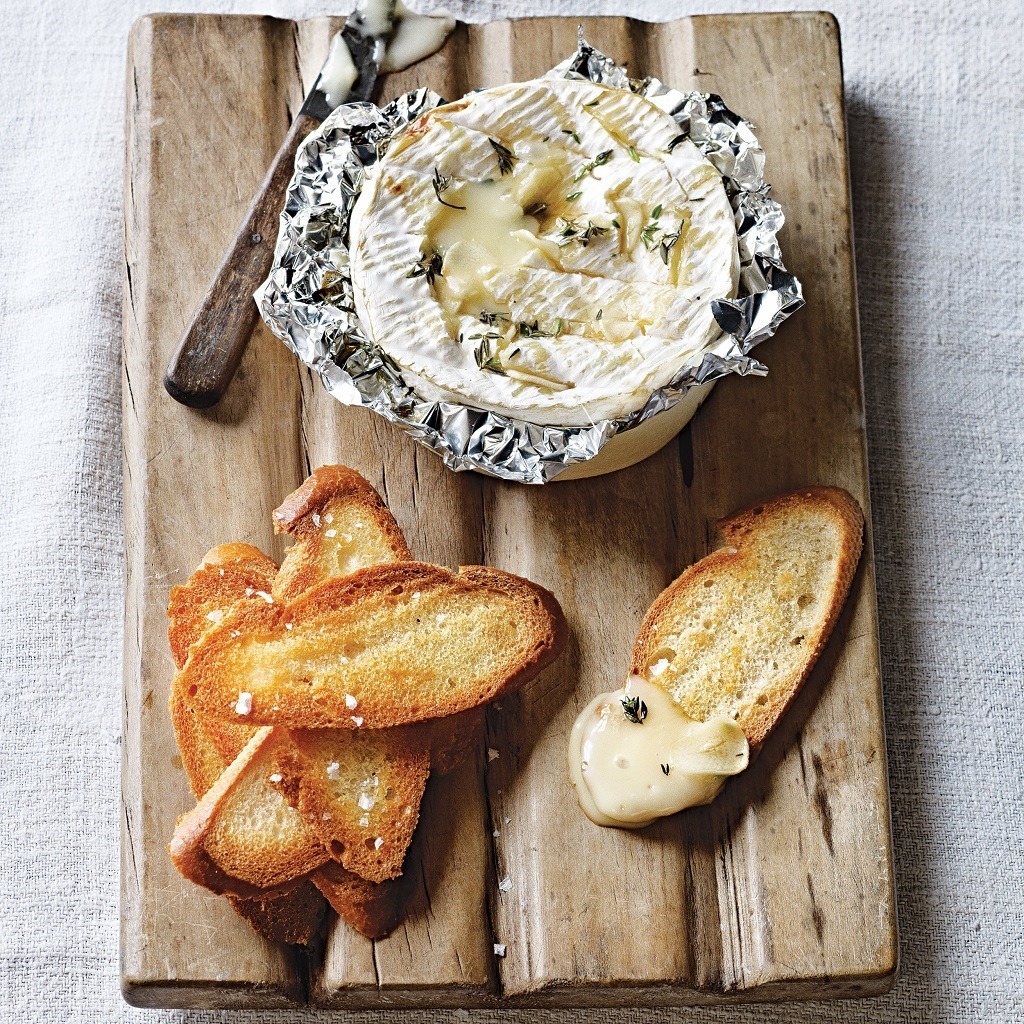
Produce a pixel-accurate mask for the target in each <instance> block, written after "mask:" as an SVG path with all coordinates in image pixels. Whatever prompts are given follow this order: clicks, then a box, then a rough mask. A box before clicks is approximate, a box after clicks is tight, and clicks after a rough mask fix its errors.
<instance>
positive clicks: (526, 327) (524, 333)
mask: <svg viewBox="0 0 1024 1024" xmlns="http://www.w3.org/2000/svg"><path fill="white" fill-rule="evenodd" d="M516 327H517V328H518V329H519V337H520V338H550V337H552V334H551V332H550V331H545V330H542V329H541V328H540V326H539V325H538V324H537V321H536V320H534V321H533V322H532V323H525V322H524V323H519V324H516Z"/></svg>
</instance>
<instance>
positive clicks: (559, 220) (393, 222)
mask: <svg viewBox="0 0 1024 1024" xmlns="http://www.w3.org/2000/svg"><path fill="white" fill-rule="evenodd" d="M350 252H351V272H352V281H353V286H354V291H355V299H356V308H357V312H358V314H359V317H360V321H361V322H362V324H363V326H364V329H365V330H366V331H367V333H368V334H369V335H370V337H371V338H372V340H373V341H374V343H375V344H377V345H378V346H380V348H381V349H383V350H384V351H385V352H386V353H387V354H388V355H389V356H390V357H391V358H392V359H393V360H394V361H395V363H396V364H397V365H398V366H399V367H400V368H401V369H402V371H403V374H404V375H405V377H406V379H407V381H408V383H410V384H411V385H412V386H413V387H414V388H415V389H416V391H417V392H418V393H419V394H420V395H421V396H422V397H424V398H426V399H428V400H433V401H451V402H456V403H459V404H462V405H469V406H473V407H475V408H479V409H485V410H489V411H495V412H500V413H505V414H507V415H510V416H513V417H516V418H518V419H522V420H526V421H528V422H531V423H537V424H545V425H561V426H586V425H589V424H591V423H594V422H596V421H599V420H605V419H612V418H617V417H621V416H625V415H627V414H629V413H631V412H633V411H635V410H637V409H639V408H641V407H642V406H643V405H644V404H645V403H646V401H647V400H648V398H649V397H650V395H651V393H652V392H653V391H655V390H656V389H657V388H659V387H663V386H664V385H665V384H667V383H669V382H670V381H671V380H672V379H673V378H674V377H675V376H677V375H678V373H679V372H680V370H681V369H682V368H683V367H684V366H686V365H687V364H688V363H690V362H692V361H693V360H694V358H695V356H698V355H699V353H700V352H701V351H703V350H704V349H706V348H707V347H708V346H709V345H711V344H713V343H714V341H715V340H717V339H718V338H719V337H720V336H721V329H720V328H719V327H718V325H717V323H716V321H715V319H714V316H713V315H712V312H711V302H712V300H714V299H717V298H731V297H733V296H735V294H736V286H737V277H738V269H739V261H738V256H737V243H736V229H735V224H734V218H733V211H732V209H731V207H730V205H729V201H728V197H727V196H726V192H725V187H724V185H723V183H722V178H721V175H720V174H719V172H718V171H717V170H716V169H715V168H714V166H713V165H712V164H711V163H709V162H708V160H707V159H706V158H705V157H704V156H703V155H702V154H701V153H700V151H699V150H698V149H697V148H696V147H695V146H694V145H693V144H692V143H691V142H690V141H689V140H688V139H685V138H681V137H680V134H679V127H678V125H677V124H676V123H675V122H674V121H673V120H672V118H671V117H669V116H668V115H667V114H666V113H664V112H663V111H661V110H659V109H658V108H657V107H656V106H654V105H653V104H652V103H651V102H650V101H648V100H646V99H644V98H643V97H641V96H637V95H635V94H633V93H630V92H626V91H625V90H621V89H613V88H609V87H606V86H602V85H597V84H595V83H592V82H588V81H579V80H567V79H546V78H545V79H537V80H535V81H531V82H521V83H515V84H512V85H506V86H500V87H498V88H494V89H487V90H484V91H481V92H477V93H473V94H471V95H469V96H467V97H465V98H464V99H462V100H459V101H458V102H455V103H449V104H446V105H444V106H441V107H438V108H436V109H435V110H432V111H430V112H429V113H427V114H425V115H424V116H423V117H421V118H419V119H418V120H416V121H414V122H412V123H411V124H410V125H409V126H408V127H407V128H406V129H404V130H403V131H402V132H401V133H399V134H398V135H396V136H395V138H394V139H393V140H392V142H391V145H390V147H389V149H388V151H387V152H386V154H385V155H384V156H383V157H382V158H381V159H380V160H379V161H378V162H377V163H376V164H375V165H374V166H373V167H372V168H371V169H370V170H369V171H368V172H367V176H366V180H365V181H364V184H363V188H362V192H361V194H360V196H359V199H358V201H357V203H356V206H355V209H354V211H353V215H352V221H351V226H350Z"/></svg>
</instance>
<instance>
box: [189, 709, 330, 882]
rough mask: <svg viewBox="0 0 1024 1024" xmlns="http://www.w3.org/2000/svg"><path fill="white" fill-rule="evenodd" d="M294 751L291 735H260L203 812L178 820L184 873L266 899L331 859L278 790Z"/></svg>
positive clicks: (205, 801)
mask: <svg viewBox="0 0 1024 1024" xmlns="http://www.w3.org/2000/svg"><path fill="white" fill-rule="evenodd" d="M289 749H290V741H289V739H288V734H287V732H286V731H285V730H284V729H273V728H265V729H258V730H257V731H256V734H255V735H254V736H253V738H252V739H251V740H250V741H249V742H248V743H247V744H246V745H245V747H244V749H243V750H242V752H241V753H240V754H239V755H238V757H236V758H235V760H234V761H233V762H232V763H231V765H230V766H229V767H228V768H227V769H225V771H224V772H222V773H221V775H220V777H219V778H218V779H217V781H216V782H215V783H214V784H213V786H212V787H211V788H210V789H209V790H207V792H206V793H205V794H204V795H203V797H202V798H201V799H200V801H199V803H198V804H197V805H196V806H195V808H194V809H193V810H191V811H189V812H188V813H187V814H184V815H182V816H181V818H179V819H178V824H177V827H176V828H175V830H174V836H173V838H172V839H171V845H170V853H171V859H172V860H173V861H174V864H175V866H176V867H177V869H178V870H179V871H180V872H181V873H182V874H183V875H184V876H185V877H186V878H188V879H189V880H190V881H192V882H195V883H196V884H197V885H201V886H204V887H205V888H207V889H209V890H210V891H211V892H216V893H232V894H233V895H235V896H243V897H253V896H256V897H264V896H266V895H267V894H268V893H273V892H274V890H280V891H286V890H288V889H291V888H294V887H295V886H296V885H297V884H298V883H299V882H300V881H303V880H305V879H306V877H307V876H308V875H309V874H310V873H311V872H313V871H315V870H316V869H317V868H318V867H320V866H321V865H322V864H324V863H326V862H327V861H328V860H329V859H330V858H329V855H328V853H327V850H326V849H325V848H324V846H323V844H322V843H321V842H320V841H319V839H318V838H317V836H316V833H314V832H313V831H312V830H311V829H310V828H309V827H308V826H307V825H306V822H305V821H304V819H303V818H302V816H301V815H300V814H298V813H296V811H295V809H294V808H293V807H292V806H291V805H290V804H289V803H288V801H287V800H285V798H284V796H282V795H281V794H280V793H279V792H277V791H276V790H275V789H274V785H273V783H274V782H275V780H276V781H280V780H281V778H282V774H281V771H280V765H279V761H280V759H281V757H282V755H287V754H288V752H289Z"/></svg>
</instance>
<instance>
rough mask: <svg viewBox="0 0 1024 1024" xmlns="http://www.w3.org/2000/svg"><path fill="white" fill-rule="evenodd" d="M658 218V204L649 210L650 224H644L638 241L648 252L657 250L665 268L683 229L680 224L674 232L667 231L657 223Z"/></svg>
mask: <svg viewBox="0 0 1024 1024" xmlns="http://www.w3.org/2000/svg"><path fill="white" fill-rule="evenodd" d="M660 217H661V204H660V203H659V204H658V205H657V206H656V207H655V208H654V209H653V210H651V222H650V224H646V225H645V226H644V228H643V230H642V231H641V232H640V241H641V242H643V243H644V248H645V249H647V251H648V252H650V251H652V250H653V249H657V250H658V254H659V255H660V256H661V261H662V263H664V264H665V266H666V267H667V266H668V263H669V259H670V257H671V254H672V247H673V246H674V245H675V244H676V242H678V241H679V238H680V236H681V235H682V233H683V228H682V225H681V224H680V226H679V227H678V228H677V229H676V230H675V231H667V230H666V229H665V228H663V227H662V226H661V224H660V223H659V218H660Z"/></svg>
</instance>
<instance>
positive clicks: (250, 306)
mask: <svg viewBox="0 0 1024 1024" xmlns="http://www.w3.org/2000/svg"><path fill="white" fill-rule="evenodd" d="M394 18H395V0H359V3H358V5H357V7H356V9H355V11H354V12H353V13H352V14H351V15H350V16H349V19H348V21H346V23H345V27H344V28H343V29H342V30H341V32H339V33H338V34H337V35H336V36H335V37H334V39H333V40H332V42H331V53H330V54H329V55H328V57H327V61H326V63H325V64H324V66H323V68H321V70H320V74H319V75H318V76H317V79H316V82H315V83H314V85H313V88H312V89H311V90H310V91H309V94H308V95H307V96H306V99H305V102H304V103H303V104H302V109H301V110H300V111H299V114H298V116H297V117H296V118H295V121H294V122H293V123H292V126H291V129H290V130H289V132H288V135H287V137H286V138H285V140H284V143H283V144H282V146H281V148H280V150H278V153H277V156H276V157H275V158H274V161H273V163H272V164H271V165H270V169H269V170H268V171H267V176H266V178H265V179H264V181H263V185H262V186H261V188H260V190H259V192H257V193H256V196H255V198H254V199H253V201H252V204H251V205H250V207H249V210H248V212H247V213H246V215H245V219H244V220H243V221H242V224H241V226H240V227H239V229H238V233H237V234H236V235H235V240H234V242H233V243H232V246H231V248H230V249H229V250H228V252H227V254H226V255H225V257H224V259H223V261H222V262H221V265H220V267H219V268H218V270H217V273H216V274H215V275H214V278H213V280H212V281H211V282H210V286H209V288H208V289H207V293H206V297H205V299H204V300H203V302H202V304H201V305H200V307H199V309H198V310H197V311H196V314H195V316H194V317H193V319H192V322H191V323H190V324H189V326H188V328H187V329H186V331H185V334H184V336H183V337H182V339H181V342H180V344H179V345H178V349H177V351H176V352H175V353H174V355H173V356H172V357H171V361H170V363H169V364H168V367H167V371H166V373H165V375H164V387H165V388H166V389H167V393H168V394H169V395H170V396H171V397H172V398H173V399H175V400H176V401H178V402H181V403H182V404H183V405H190V406H194V407H197V408H207V407H209V406H211V405H216V404H217V402H219V401H220V400H221V398H223V397H224V392H225V391H226V390H227V387H228V385H229V384H230V383H231V378H232V377H234V375H235V371H236V370H237V369H238V365H239V363H240V362H241V359H242V354H243V353H244V352H245V347H246V345H247V343H248V341H249V337H250V335H251V334H252V332H253V329H254V328H255V326H256V319H257V316H258V311H257V309H256V303H254V302H253V301H252V298H251V296H252V293H253V292H254V291H255V289H256V288H257V286H258V285H259V284H260V282H261V281H262V280H263V279H264V278H265V277H266V276H267V274H268V273H269V272H270V264H271V261H272V259H273V255H274V246H273V241H272V240H273V238H274V237H275V234H276V231H277V221H278V216H279V215H280V212H281V207H282V206H283V205H284V200H285V194H286V192H287V188H288V182H289V181H290V180H291V175H292V168H293V166H294V164H295V154H296V153H297V152H298V149H299V147H300V146H301V145H302V143H303V141H304V140H305V138H306V136H307V135H309V133H310V132H311V131H313V130H314V129H315V128H317V127H319V125H320V124H321V122H323V120H324V119H325V118H326V117H327V115H328V114H330V113H331V111H332V110H334V109H335V108H336V107H338V106H340V105H341V104H342V103H346V102H356V101H360V100H369V99H370V97H371V95H372V93H373V88H374V86H375V85H376V83H377V74H378V72H379V71H380V65H381V61H382V60H383V59H384V51H385V50H386V48H387V37H388V36H389V35H390V33H391V29H392V26H393V24H394ZM339 48H340V49H339ZM332 59H333V60H335V61H338V60H341V61H342V71H343V74H342V75H341V77H340V78H339V76H338V75H337V74H336V73H333V72H336V70H337V65H335V66H334V69H333V72H332V64H331V61H332ZM339 82H340V83H341V86H340V88H339V86H338V83H339ZM348 82H351V88H348V89H347V90H346V88H345V86H346V84H347V83H348ZM328 84H329V85H330V86H331V88H330V89H328V88H327V86H328ZM267 240H270V241H269V242H268V241H267Z"/></svg>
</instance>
